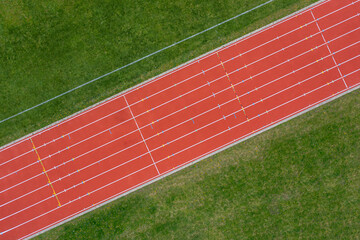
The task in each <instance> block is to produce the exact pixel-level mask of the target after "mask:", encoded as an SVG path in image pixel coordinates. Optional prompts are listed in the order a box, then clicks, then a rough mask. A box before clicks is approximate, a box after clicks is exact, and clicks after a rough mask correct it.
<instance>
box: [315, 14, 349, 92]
mask: <svg viewBox="0 0 360 240" xmlns="http://www.w3.org/2000/svg"><path fill="white" fill-rule="evenodd" d="M310 12H311V15H312V17H313V18H314V20H315V22H316V26H317V28H318V30H319V32H320V34H321V37H322V39H323V40H324V42H325V44H326V47H327V49H328V51H329V53H330V54H331V58H332V60H333V61H334V64H335V66H336V67H337V70H338V72H339V74H340V76H341V78H342V80H343V82H344V84H345V86H346V88H349V87H348V85H347V84H346V82H345V79H344V75H343V74H342V72H341V71H340V68H339V64H337V62H336V60H335V58H334V55H333V53H332V51H331V50H330V47H329V44H328V42H327V41H326V39H325V37H324V34H323V32H322V30H321V28H320V26H319V23H318V21H317V20H316V19H315V16H314V13H313V11H312V10H311V11H310Z"/></svg>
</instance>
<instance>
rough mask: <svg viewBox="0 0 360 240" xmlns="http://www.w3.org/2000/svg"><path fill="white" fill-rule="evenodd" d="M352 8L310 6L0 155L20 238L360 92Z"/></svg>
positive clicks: (8, 230)
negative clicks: (333, 100)
mask: <svg viewBox="0 0 360 240" xmlns="http://www.w3.org/2000/svg"><path fill="white" fill-rule="evenodd" d="M359 1H360V0H358V1H356V0H332V1H325V2H322V3H319V4H318V5H316V6H314V7H312V8H310V9H307V10H305V11H303V12H301V13H299V14H297V15H295V16H292V17H289V18H287V19H285V20H283V21H281V22H279V23H277V24H274V25H272V26H271V27H269V28H266V29H264V30H262V31H259V32H257V33H255V34H253V35H251V36H249V37H246V38H244V39H241V40H239V41H237V42H235V43H233V44H231V45H229V46H226V47H223V48H222V49H220V50H218V51H216V52H213V53H210V54H208V55H207V56H204V57H202V58H200V59H199V60H196V61H193V62H191V63H189V64H187V65H185V66H183V67H181V68H179V69H177V70H174V71H172V72H170V73H168V74H165V75H163V76H161V77H158V78H156V79H154V80H152V81H150V82H147V83H145V84H143V85H141V86H139V87H137V88H135V89H133V90H130V91H128V92H126V93H124V94H123V95H120V96H117V97H115V98H113V99H111V100H109V101H107V102H105V103H103V104H100V105H98V106H96V107H94V108H92V109H90V110H87V111H85V112H83V113H80V114H78V115H76V116H74V117H72V118H70V119H67V120H64V121H63V122H61V123H59V124H58V125H56V126H52V127H49V128H47V129H45V130H43V131H41V132H39V133H37V134H34V135H32V136H31V137H28V138H25V139H23V140H20V141H18V142H16V143H14V144H12V145H10V146H8V147H6V148H3V149H2V150H0V233H1V235H0V239H16V238H25V237H29V236H31V235H33V234H35V233H37V232H39V231H42V230H44V229H47V228H49V227H51V226H53V225H55V224H57V223H60V222H62V221H64V220H66V219H68V218H70V217H73V216H75V215H77V214H79V213H81V212H84V211H86V210H88V209H91V208H92V207H94V206H96V205H99V204H101V203H103V202H105V201H107V200H109V199H112V198H114V197H116V196H119V195H121V194H124V193H126V192H128V191H130V190H131V189H134V188H136V187H139V186H141V185H143V184H145V183H147V182H149V181H151V180H154V179H156V178H159V177H161V176H163V175H165V174H167V173H169V172H171V171H173V170H174V169H176V168H179V167H182V166H184V165H186V164H189V163H191V162H193V161H195V160H197V159H199V158H202V157H204V156H206V155H208V154H210V153H212V152H214V151H217V150H219V149H222V148H224V147H226V146H228V145H230V144H232V143H234V142H237V141H239V140H241V139H243V138H245V137H248V136H250V135H252V134H254V133H255V132H258V131H260V130H263V129H265V128H268V127H270V126H271V125H274V124H276V123H278V122H280V121H282V120H284V119H286V118H289V117H291V116H293V115H295V114H297V113H299V112H302V111H305V110H306V109H308V108H310V107H312V106H315V105H317V104H319V103H321V102H323V101H325V100H328V99H330V98H333V97H334V96H336V95H338V94H341V93H344V92H346V91H349V90H351V89H352V88H355V87H357V86H358V85H359V84H360V69H359V66H360V16H359V12H360V2H359Z"/></svg>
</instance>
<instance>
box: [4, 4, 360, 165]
mask: <svg viewBox="0 0 360 240" xmlns="http://www.w3.org/2000/svg"><path fill="white" fill-rule="evenodd" d="M358 1H360V0H358ZM350 5H351V4H349V5H346V6H344V7H343V8H346V7H348V6H350ZM343 8H340V9H337V10H336V11H333V12H331V13H329V14H326V15H324V16H322V17H321V18H319V19H322V18H325V17H327V16H329V15H331V14H333V13H335V12H337V11H339V10H341V9H343ZM306 12H307V11H306ZM347 20H349V19H347ZM314 22H315V21H311V22H309V23H306V24H305V25H304V26H307V25H309V24H312V23H314ZM340 23H341V22H340ZM340 23H337V24H335V25H334V26H336V25H338V24H340ZM274 26H275V25H274ZM274 26H272V27H270V28H269V29H271V28H273V27H274ZM334 26H332V27H334ZM299 29H301V27H298V28H295V29H293V30H290V31H289V32H286V33H285V34H283V35H281V36H279V37H276V38H273V39H271V40H269V41H268V42H265V43H263V44H261V45H259V46H256V47H254V48H252V49H250V50H248V51H246V52H244V53H243V55H244V54H247V53H249V52H251V51H254V50H256V49H258V48H259V47H262V46H265V45H267V44H269V43H271V42H273V41H275V40H278V39H279V38H282V37H284V36H286V35H288V34H290V33H292V32H295V31H297V30H299ZM267 30H268V29H267ZM239 42H241V41H239ZM228 47H229V46H228ZM224 49H226V48H224ZM222 50H223V49H222ZM219 51H220V50H219ZM219 51H218V52H219ZM213 54H215V53H212V54H210V55H209V56H211V55H213ZM273 54H274V53H272V54H271V55H273ZM240 55H241V54H240ZM240 55H237V56H235V57H234V58H237V57H239V56H240ZM271 55H269V56H271ZM209 56H207V57H209ZM205 57H206V56H205ZM231 60H232V59H228V60H226V61H224V62H223V63H226V62H228V61H231ZM198 61H199V60H198ZM258 61H259V60H258ZM251 64H252V63H251ZM217 66H220V64H217V65H215V66H213V67H210V68H209V69H206V70H204V72H206V71H209V70H211V69H213V68H215V67H217ZM201 74H202V73H198V74H195V75H193V76H191V77H189V78H187V79H185V80H183V81H181V82H178V83H176V84H174V85H172V86H170V87H167V88H165V89H162V90H160V91H158V92H156V93H154V94H151V95H149V96H147V97H146V98H149V97H150V98H151V97H152V96H155V95H157V94H159V93H161V92H163V91H166V90H168V89H170V88H172V87H174V86H176V85H178V84H181V83H183V82H185V81H187V80H190V79H191V78H193V77H196V76H198V75H201ZM137 89H139V88H137ZM134 90H136V89H134ZM126 94H127V93H125V95H126ZM119 97H121V96H119ZM119 97H116V99H118V98H119ZM113 100H115V99H113ZM109 102H110V101H109ZM139 102H141V100H138V101H137V102H135V103H133V104H130V106H133V105H135V104H137V103H139ZM94 109H95V108H94ZM123 109H126V107H124V108H122V109H120V110H118V111H121V110H123ZM112 114H114V113H111V114H109V115H107V116H110V115H112ZM79 116H80V115H79ZM107 116H104V117H103V118H106V117H107ZM75 117H76V116H75ZM135 117H137V116H135ZM103 118H101V119H100V120H102V119H103ZM97 121H98V120H96V121H94V122H91V123H89V124H87V126H88V125H91V124H92V123H95V122H97ZM65 122H66V121H65ZM65 122H63V123H65ZM60 124H62V123H60ZM80 129H82V127H81V128H79V129H76V130H73V131H72V132H69V133H66V134H64V135H65V136H66V135H69V134H72V133H73V132H76V131H77V130H80ZM44 131H45V130H44ZM39 134H41V133H39ZM35 136H36V135H35ZM61 138H62V136H59V137H57V138H55V139H54V140H58V139H61ZM54 140H53V141H54ZM53 141H50V142H53ZM50 142H49V143H50ZM45 145H47V144H46V143H45V144H43V145H40V146H39V147H38V148H41V147H43V146H45ZM1 151H2V149H0V152H1ZM26 153H27V152H26ZM26 153H24V154H26ZM20 156H21V155H20ZM20 156H17V157H15V158H13V159H16V158H18V157H20ZM13 159H10V160H8V161H7V162H9V161H11V160H13ZM2 164H4V163H0V166H1V165H2Z"/></svg>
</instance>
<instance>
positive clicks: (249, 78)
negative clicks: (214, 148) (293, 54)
mask: <svg viewBox="0 0 360 240" xmlns="http://www.w3.org/2000/svg"><path fill="white" fill-rule="evenodd" d="M355 30H356V29H355ZM355 30H352V31H350V32H353V31H355ZM350 32H348V33H346V34H343V35H341V36H339V37H337V38H334V39H333V40H332V41H335V40H337V39H338V38H340V37H343V36H345V35H347V34H349V33H350ZM357 43H358V42H357ZM357 43H354V44H357ZM354 44H352V45H349V46H347V47H345V48H343V49H340V50H338V51H337V52H335V53H338V52H340V51H343V50H345V49H347V48H349V47H351V46H353V45H354ZM322 45H323V44H322ZM309 51H310V50H309ZM309 51H308V52H309ZM302 54H303V53H302ZM302 54H301V55H302ZM329 56H330V55H328V56H326V57H324V58H327V57H329ZM314 63H316V61H314V62H313V63H310V64H308V65H306V66H304V67H302V68H300V69H304V68H305V67H308V66H310V65H312V64H314ZM300 69H297V70H294V71H293V72H291V73H289V74H286V75H284V76H281V77H279V78H277V79H275V80H273V81H271V82H269V83H266V84H264V85H263V86H260V87H258V89H259V88H262V87H264V86H266V85H269V84H270V83H273V82H276V81H278V80H280V79H282V78H284V77H286V76H288V75H291V74H292V73H294V72H297V71H299V70H300ZM234 72H235V71H234ZM230 74H231V73H230ZM249 79H250V78H249ZM214 81H215V80H214ZM238 84H240V83H238ZM236 85H237V84H235V86H236ZM230 88H231V87H228V88H226V89H224V90H221V91H219V92H217V93H216V94H219V93H221V92H223V91H225V90H228V89H230ZM252 91H255V90H251V91H250V92H252ZM244 95H246V94H243V95H241V96H239V97H242V96H244ZM233 100H235V98H234V99H233ZM199 102H200V101H199ZM184 109H185V108H184ZM148 125H149V124H148ZM144 127H145V126H144ZM154 136H155V135H154ZM154 136H151V137H149V138H147V139H146V140H148V139H150V138H152V137H154ZM121 137H123V136H121ZM121 137H119V138H121ZM119 138H117V139H115V140H113V141H116V140H118V139H119ZM104 145H106V144H104ZM104 145H102V146H104ZM102 146H100V147H98V148H101V147H102ZM131 147H132V146H131ZM91 151H92V150H91ZM91 151H90V152H91ZM85 154H87V153H84V154H83V155H85ZM80 156H81V155H80ZM78 157H79V156H77V157H76V158H78ZM70 161H71V160H69V161H67V162H70ZM53 169H55V168H51V169H49V170H48V171H51V170H53ZM17 185H19V184H17ZM17 185H16V186H17ZM13 187H15V186H12V187H10V188H13ZM10 188H8V189H10ZM8 189H5V190H3V191H1V192H4V191H6V190H8ZM1 192H0V193H1Z"/></svg>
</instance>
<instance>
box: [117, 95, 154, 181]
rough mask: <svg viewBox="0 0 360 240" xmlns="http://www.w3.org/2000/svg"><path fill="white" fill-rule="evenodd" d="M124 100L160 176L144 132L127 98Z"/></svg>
mask: <svg viewBox="0 0 360 240" xmlns="http://www.w3.org/2000/svg"><path fill="white" fill-rule="evenodd" d="M124 99H125V102H126V104H127V106H128V108H129V111H130V113H131V116H132V119H133V120H134V122H135V124H136V127H137V130H138V131H139V133H140V135H141V138H142V140H143V142H144V144H145V147H146V149H147V151H148V153H149V155H150V157H151V160H152V162H153V164H154V166H155V168H156V171H157V172H158V174H159V175H160V172H159V169H158V167H157V166H156V163H155V161H154V158H153V156H152V154H151V152H150V150H149V147H148V145H147V143H146V141H145V139H144V136H143V134H142V132H141V130H140V128H139V125H138V123H137V121H136V119H135V117H134V114H133V112H132V110H131V108H130V106H129V103H128V101H127V100H126V97H125V96H124Z"/></svg>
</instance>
